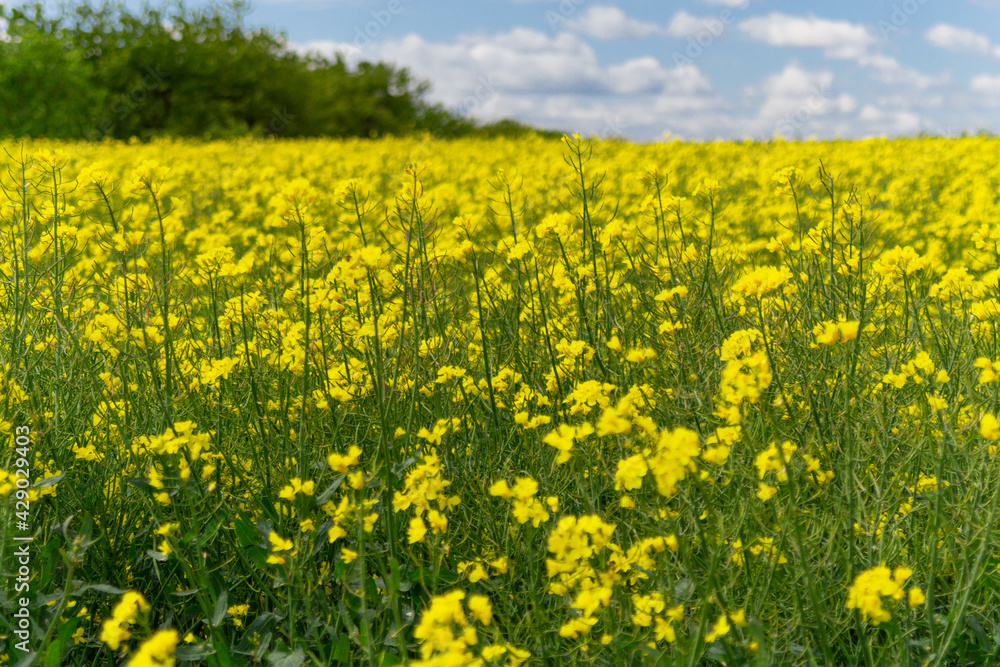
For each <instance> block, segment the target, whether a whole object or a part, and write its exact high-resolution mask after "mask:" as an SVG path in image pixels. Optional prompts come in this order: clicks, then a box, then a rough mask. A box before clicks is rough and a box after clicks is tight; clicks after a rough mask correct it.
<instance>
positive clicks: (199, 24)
mask: <svg viewBox="0 0 1000 667" xmlns="http://www.w3.org/2000/svg"><path fill="white" fill-rule="evenodd" d="M246 12H247V5H246V4H245V3H242V2H240V1H239V0H237V1H235V2H233V3H231V4H227V5H212V6H210V7H208V8H204V9H189V8H186V7H185V6H184V5H183V4H181V3H176V4H172V5H165V6H163V7H161V8H155V7H149V6H146V7H144V8H143V9H142V10H141V11H133V10H130V9H128V8H127V7H126V6H125V5H124V4H112V3H110V2H105V4H103V5H93V4H89V3H84V4H77V5H72V6H69V7H65V8H63V10H62V11H61V12H60V13H59V15H58V16H56V17H54V18H53V17H50V16H48V15H47V14H46V12H45V11H44V9H43V5H41V4H36V5H33V6H14V7H9V8H7V9H2V7H0V19H3V20H2V21H0V23H3V24H4V25H6V32H7V35H6V38H4V39H3V40H0V110H2V111H3V113H0V136H24V135H29V136H35V137H39V136H46V137H53V138H86V139H91V140H95V139H100V138H102V137H105V136H108V137H113V138H118V139H127V138H129V137H133V136H135V137H139V138H140V139H148V138H150V137H152V136H160V135H167V136H194V137H230V136H240V135H245V134H276V135H282V136H290V137H305V136H340V137H374V136H379V135H384V134H392V135H405V134H411V133H414V132H423V131H429V132H434V133H435V134H438V135H439V136H442V137H451V136H459V135H467V134H470V133H474V132H475V131H476V123H475V122H474V121H472V120H468V119H465V118H463V117H461V116H459V115H458V114H456V113H453V112H451V111H448V110H446V109H444V108H443V107H441V106H440V105H435V104H430V103H429V102H427V100H426V94H427V92H428V91H429V88H430V85H429V84H428V83H427V82H426V81H419V80H417V79H414V78H413V77H412V76H411V74H410V73H409V71H408V70H407V69H406V68H404V67H397V66H395V65H391V64H388V63H372V62H361V63H359V64H358V65H357V66H356V67H354V68H350V67H348V66H347V64H346V63H345V62H344V60H343V59H342V58H341V57H340V56H337V58H336V59H334V60H329V59H326V58H323V57H320V56H316V55H301V54H298V53H296V52H294V51H293V50H291V49H289V48H288V46H287V43H286V40H285V38H284V36H283V35H277V34H274V33H273V32H271V31H270V30H268V29H262V28H260V29H252V28H249V27H247V26H246V24H245V20H244V15H245V14H246ZM515 125H516V124H515ZM497 127H500V128H502V129H505V130H507V131H510V130H511V129H512V128H507V127H505V126H497ZM513 129H517V128H516V127H514V128H513ZM495 131H496V127H493V126H491V128H490V129H489V130H488V133H489V134H491V135H492V134H493V133H494V132H495Z"/></svg>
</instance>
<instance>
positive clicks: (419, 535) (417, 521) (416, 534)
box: [406, 516, 427, 544]
mask: <svg viewBox="0 0 1000 667" xmlns="http://www.w3.org/2000/svg"><path fill="white" fill-rule="evenodd" d="M406 536H407V542H408V543H409V544H416V543H417V542H423V541H424V538H425V537H426V536H427V525H426V524H424V520H423V519H421V518H420V517H419V516H415V517H413V518H412V519H410V528H409V530H407V532H406Z"/></svg>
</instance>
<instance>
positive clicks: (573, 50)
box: [292, 28, 724, 138]
mask: <svg viewBox="0 0 1000 667" xmlns="http://www.w3.org/2000/svg"><path fill="white" fill-rule="evenodd" d="M292 47H293V48H295V49H296V50H298V51H300V52H304V51H307V50H315V51H318V52H320V53H323V54H324V55H327V56H328V57H332V56H333V55H334V54H335V53H342V54H345V59H346V60H347V61H348V63H351V64H353V63H356V62H358V61H359V60H361V59H362V57H363V58H364V59H368V60H387V61H390V62H395V63H399V64H401V65H405V66H406V67H408V68H409V69H410V71H411V72H413V74H414V75H416V76H417V77H420V78H424V79H428V80H430V81H431V82H432V83H433V86H434V87H433V89H432V91H431V94H430V96H431V99H432V100H434V101H438V102H442V103H443V104H445V105H446V106H448V107H450V108H458V109H459V110H461V111H463V112H466V113H470V114H471V115H473V116H476V117H478V118H480V119H482V120H495V119H498V118H505V117H514V118H518V119H520V120H523V121H526V122H529V123H533V124H536V125H538V126H541V127H553V128H559V129H563V130H574V131H575V130H579V131H582V132H594V133H599V134H628V135H629V136H633V137H637V138H651V137H657V136H659V135H660V134H661V133H662V130H663V127H664V125H665V124H667V123H672V122H674V120H675V119H676V120H678V122H679V124H680V125H682V126H683V127H685V128H691V130H692V132H694V130H695V129H697V128H696V125H697V124H698V123H700V122H703V120H704V118H703V114H704V113H705V112H706V111H709V110H716V111H718V110H719V109H721V107H722V106H723V104H724V103H723V102H722V100H721V98H720V97H719V96H718V95H717V94H716V93H715V92H714V90H713V89H712V85H711V83H710V82H709V80H708V79H707V78H706V77H705V76H704V75H703V74H702V72H701V71H700V70H699V69H698V67H697V66H695V65H693V64H682V65H677V66H673V65H672V64H670V65H667V64H664V63H661V62H660V61H659V60H657V59H656V58H654V57H652V56H642V57H638V58H632V59H629V60H625V61H623V62H619V63H614V64H607V63H604V62H602V61H601V60H600V58H599V57H598V56H597V53H596V52H595V50H594V48H593V47H592V46H591V45H590V44H588V43H587V42H586V41H584V39H583V38H582V37H580V36H577V35H575V34H572V33H559V34H557V35H554V36H552V35H547V34H545V33H543V32H539V31H536V30H531V29H528V28H515V29H513V30H511V31H509V32H506V33H501V34H497V35H477V36H471V35H465V36H461V37H459V38H458V39H457V40H456V41H454V42H449V43H440V42H431V41H428V40H426V39H425V38H423V37H421V36H419V35H416V34H410V35H407V36H405V37H403V38H401V39H397V40H389V41H384V42H376V41H372V42H371V43H370V44H369V45H367V46H366V47H365V48H364V49H363V50H362V49H359V48H357V47H356V46H355V45H353V44H349V43H343V42H332V41H326V42H309V43H305V44H294V45H292Z"/></svg>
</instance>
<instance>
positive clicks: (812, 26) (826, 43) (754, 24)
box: [740, 12, 875, 58]
mask: <svg viewBox="0 0 1000 667" xmlns="http://www.w3.org/2000/svg"><path fill="white" fill-rule="evenodd" d="M740 30H742V31H743V32H745V33H746V34H747V35H749V36H750V38H751V39H754V40H757V41H759V42H764V43H765V44H770V45H771V46H800V47H813V48H822V49H825V50H826V53H827V55H828V56H830V57H833V58H852V57H855V56H856V55H858V54H860V53H863V52H864V51H865V50H866V49H867V48H868V47H870V46H872V45H873V44H875V37H874V36H873V35H872V34H871V32H869V30H868V28H866V27H865V26H863V25H858V24H856V23H851V22H849V21H831V20H829V19H821V18H817V17H815V16H809V17H801V16H790V15H788V14H782V13H780V12H772V13H770V14H768V15H767V16H756V17H754V18H750V19H747V20H746V21H743V22H742V23H740Z"/></svg>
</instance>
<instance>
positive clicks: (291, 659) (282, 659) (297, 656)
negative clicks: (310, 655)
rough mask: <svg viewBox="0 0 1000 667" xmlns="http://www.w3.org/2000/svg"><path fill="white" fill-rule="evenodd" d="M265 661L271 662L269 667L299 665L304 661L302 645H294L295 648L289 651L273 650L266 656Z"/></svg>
mask: <svg viewBox="0 0 1000 667" xmlns="http://www.w3.org/2000/svg"><path fill="white" fill-rule="evenodd" d="M267 661H268V662H269V663H270V664H271V667H299V666H300V665H301V664H302V663H303V662H305V661H306V654H305V651H303V650H302V647H300V646H296V647H295V650H294V651H292V652H291V653H286V652H285V651H275V652H274V653H272V654H271V655H269V656H267Z"/></svg>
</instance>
